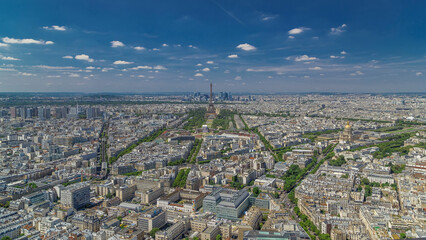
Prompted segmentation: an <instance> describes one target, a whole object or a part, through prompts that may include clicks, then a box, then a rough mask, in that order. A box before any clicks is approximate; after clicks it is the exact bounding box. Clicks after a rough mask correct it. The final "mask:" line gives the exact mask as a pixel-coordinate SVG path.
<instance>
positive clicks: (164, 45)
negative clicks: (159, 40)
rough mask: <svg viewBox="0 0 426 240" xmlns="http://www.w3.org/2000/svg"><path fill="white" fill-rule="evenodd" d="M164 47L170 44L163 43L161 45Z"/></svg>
mask: <svg viewBox="0 0 426 240" xmlns="http://www.w3.org/2000/svg"><path fill="white" fill-rule="evenodd" d="M161 46H163V47H168V46H169V45H168V44H167V43H163V45H161Z"/></svg>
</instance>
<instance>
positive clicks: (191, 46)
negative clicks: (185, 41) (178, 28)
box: [188, 45, 198, 49]
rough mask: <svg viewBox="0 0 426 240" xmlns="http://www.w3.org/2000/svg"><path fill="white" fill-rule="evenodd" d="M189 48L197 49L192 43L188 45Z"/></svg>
mask: <svg viewBox="0 0 426 240" xmlns="http://www.w3.org/2000/svg"><path fill="white" fill-rule="evenodd" d="M188 47H189V48H193V49H198V47H196V46H194V45H188Z"/></svg>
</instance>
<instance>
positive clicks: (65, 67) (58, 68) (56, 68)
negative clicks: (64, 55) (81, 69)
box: [34, 65, 75, 70]
mask: <svg viewBox="0 0 426 240" xmlns="http://www.w3.org/2000/svg"><path fill="white" fill-rule="evenodd" d="M34 67H36V68H41V69H49V70H66V69H75V67H71V66H47V65H36V66H34Z"/></svg>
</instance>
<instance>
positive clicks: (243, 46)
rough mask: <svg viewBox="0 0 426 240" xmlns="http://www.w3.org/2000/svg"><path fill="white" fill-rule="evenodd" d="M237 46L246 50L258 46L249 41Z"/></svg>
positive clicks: (254, 48) (251, 49)
mask: <svg viewBox="0 0 426 240" xmlns="http://www.w3.org/2000/svg"><path fill="white" fill-rule="evenodd" d="M237 48H239V49H241V50H244V51H253V50H256V47H255V46H253V45H250V44H248V43H242V44H240V45H238V46H237Z"/></svg>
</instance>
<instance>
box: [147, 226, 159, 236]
mask: <svg viewBox="0 0 426 240" xmlns="http://www.w3.org/2000/svg"><path fill="white" fill-rule="evenodd" d="M158 231H160V229H159V228H153V229H152V230H151V231H150V232H149V235H150V236H151V237H153V238H155V234H156V233H157V232H158Z"/></svg>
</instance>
